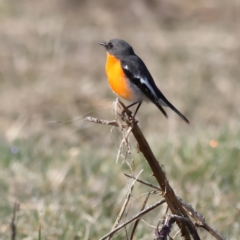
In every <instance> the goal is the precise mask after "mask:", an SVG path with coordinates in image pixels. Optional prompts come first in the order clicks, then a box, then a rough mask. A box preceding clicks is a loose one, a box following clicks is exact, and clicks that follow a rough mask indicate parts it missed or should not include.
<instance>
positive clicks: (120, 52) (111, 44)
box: [99, 38, 134, 57]
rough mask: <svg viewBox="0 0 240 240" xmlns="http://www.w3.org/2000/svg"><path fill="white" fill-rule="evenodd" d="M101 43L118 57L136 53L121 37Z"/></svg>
mask: <svg viewBox="0 0 240 240" xmlns="http://www.w3.org/2000/svg"><path fill="white" fill-rule="evenodd" d="M99 44H100V45H102V46H104V47H105V48H106V50H107V51H108V52H109V53H110V54H111V55H114V56H116V57H122V56H125V55H132V54H134V51H133V48H132V47H131V46H130V45H129V44H128V43H127V42H125V41H124V40H122V39H119V38H114V39H111V40H110V41H108V42H101V43H99Z"/></svg>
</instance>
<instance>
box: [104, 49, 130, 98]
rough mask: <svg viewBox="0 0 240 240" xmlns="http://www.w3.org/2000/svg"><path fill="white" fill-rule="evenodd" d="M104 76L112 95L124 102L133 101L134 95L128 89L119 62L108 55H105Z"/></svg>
mask: <svg viewBox="0 0 240 240" xmlns="http://www.w3.org/2000/svg"><path fill="white" fill-rule="evenodd" d="M106 74H107V77H108V82H109V84H110V86H111V88H112V90H113V92H114V93H116V94H117V95H118V96H119V97H121V98H123V99H125V100H129V101H134V99H135V94H134V92H133V91H131V88H130V87H129V84H128V79H127V78H126V77H125V75H124V72H123V70H122V66H121V62H120V61H119V60H118V59H117V58H115V57H114V56H112V55H110V54H109V53H107V63H106Z"/></svg>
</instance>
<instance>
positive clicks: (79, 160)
mask: <svg viewBox="0 0 240 240" xmlns="http://www.w3.org/2000/svg"><path fill="white" fill-rule="evenodd" d="M126 6H127V7H126ZM0 18H1V21H0V41H1V44H0V62H1V66H0V114H1V118H0V134H1V137H0V159H1V161H0V194H1V196H2V197H1V199H0V212H1V216H2V217H1V219H0V226H1V227H0V236H1V239H8V236H9V235H8V221H9V220H10V219H11V214H12V208H13V205H14V202H15V201H17V202H19V203H20V205H21V206H20V211H19V212H18V214H17V227H18V236H19V238H20V239H33V238H36V237H37V235H38V228H39V224H40V222H41V223H42V234H43V239H45V238H46V239H73V238H74V236H75V239H78V237H79V239H97V238H100V237H101V236H102V235H104V234H105V233H106V232H108V231H109V230H110V228H111V226H112V223H113V222H114V220H115V216H116V215H117V213H118V212H119V208H120V207H121V204H122V201H123V198H124V196H125V194H126V192H127V189H128V186H127V185H126V182H128V180H126V179H125V178H124V176H123V174H122V171H129V169H128V167H127V165H126V164H123V165H121V163H118V164H117V165H116V164H115V159H116V153H117V150H116V149H115V146H118V145H119V141H120V140H119V137H121V135H119V134H118V133H117V132H115V131H113V132H112V133H111V132H110V128H109V127H103V126H97V125H95V126H93V125H91V124H89V123H86V122H83V121H81V120H77V121H73V122H72V123H70V124H48V122H49V121H51V120H61V121H64V120H69V119H73V118H75V117H78V116H81V115H83V114H85V113H87V112H89V111H93V110H96V111H95V112H94V113H91V115H93V116H99V117H104V118H109V119H111V118H112V116H113V114H112V111H111V110H110V108H111V107H112V101H113V100H114V96H113V94H112V93H111V91H110V90H109V87H108V84H107V82H106V77H105V74H104V61H105V53H104V50H103V49H102V48H101V47H99V46H98V44H97V42H99V41H104V40H108V39H110V38H113V37H121V38H123V39H125V40H127V41H128V42H129V43H131V44H132V45H133V46H134V48H135V51H136V52H137V53H138V54H139V55H140V56H141V57H142V58H143V60H144V61H145V62H146V64H147V66H148V68H149V69H150V71H151V72H152V75H153V76H154V78H155V81H156V83H157V85H158V86H159V87H160V88H161V89H162V91H163V92H164V93H165V95H166V96H167V97H168V98H169V100H170V101H171V102H172V103H173V104H174V105H175V106H176V107H177V108H178V109H179V110H181V111H182V112H183V113H184V114H185V115H186V116H187V117H188V118H189V120H190V122H191V124H190V126H187V125H185V124H184V123H183V122H182V121H181V119H179V118H178V117H177V116H176V115H175V114H174V113H173V114H172V113H170V111H168V113H169V115H170V118H169V120H166V119H164V117H163V116H162V115H161V113H160V112H159V111H158V110H157V108H156V107H154V106H151V105H146V104H144V105H143V107H142V108H141V110H140V112H139V114H138V118H139V119H140V126H141V128H142V129H143V131H144V133H145V135H146V137H147V138H148V140H149V143H150V144H151V146H152V148H153V150H154V152H155V154H156V155H157V156H158V158H159V160H160V162H161V163H162V164H164V165H165V168H166V173H167V175H168V178H169V180H170V181H171V184H172V185H173V186H174V188H175V189H176V192H177V195H179V196H181V197H183V198H184V199H185V200H186V201H188V202H191V203H192V204H193V206H194V207H196V208H197V209H198V210H199V211H200V212H201V213H202V214H203V215H204V216H205V217H206V219H207V220H208V222H209V223H210V224H211V225H212V226H214V227H216V228H217V229H218V230H219V231H220V232H222V233H223V234H224V235H225V236H227V237H229V238H231V239H238V236H239V233H240V226H239V222H240V219H239V209H240V206H239V205H240V203H239V197H240V196H239V187H240V184H239V182H240V181H239V180H240V179H239V158H240V150H239V144H240V143H239V139H240V123H239V117H240V110H239V106H238V105H239V102H240V91H239V89H240V81H239V76H240V68H239V65H240V57H239V56H240V55H239V53H240V44H239V39H240V30H239V29H240V6H239V4H238V2H237V1H233V0H231V1H217V0H213V1H210V2H209V1H202V2H201V3H200V2H194V3H193V2H192V3H191V2H189V1H181V3H180V2H179V1H174V0H172V1H161V3H159V1H156V0H151V1H131V2H130V3H129V1H110V0H104V1H98V2H97V1H93V0H89V1H77V0H71V1H63V0H62V1H57V0H52V1H47V0H44V1H28V0H24V1H17V0H3V1H1V2H0ZM144 107H145V108H144ZM213 139H216V141H217V143H218V145H217V146H216V147H211V146H210V141H211V140H213ZM212 143H214V142H211V144H212ZM14 146H15V147H16V148H17V150H18V152H17V153H15V150H16V149H14V148H13V147H14ZM133 146H134V143H133ZM212 146H213V145H212ZM132 158H133V159H134V171H136V172H139V171H140V169H144V172H143V176H142V178H144V179H146V180H149V181H153V179H152V178H151V177H150V172H149V171H148V167H147V166H146V163H145V161H144V160H143V158H142V157H141V155H139V154H137V153H136V152H135V151H133V153H132ZM130 162H131V160H130ZM145 191H146V189H144V188H139V189H137V190H136V192H135V193H134V196H135V197H137V196H138V195H139V194H141V193H143V192H145ZM143 199H144V198H142V199H141V200H139V205H138V204H137V203H138V201H133V203H134V204H132V205H133V206H135V207H134V208H133V209H132V211H133V212H134V211H137V210H139V208H138V206H141V204H142V202H141V201H143ZM156 199H158V198H157V196H156V197H155V198H154V197H153V198H152V199H150V202H151V201H152V202H154V200H156ZM136 202H137V203H136ZM129 214H130V213H129ZM161 217H162V213H161V212H157V213H156V215H155V216H153V215H152V214H150V215H149V216H148V217H146V219H145V220H147V221H148V222H149V223H150V224H152V225H156V224H157V219H158V218H161ZM140 225H141V226H139V228H138V233H136V234H137V235H136V236H137V237H138V239H147V238H148V239H153V238H154V234H153V229H152V228H150V227H149V226H147V225H145V224H140ZM123 236H124V234H123V235H122V239H124V237H123ZM201 236H203V239H211V237H209V236H208V237H207V236H206V235H204V233H203V235H201ZM118 239H121V237H118Z"/></svg>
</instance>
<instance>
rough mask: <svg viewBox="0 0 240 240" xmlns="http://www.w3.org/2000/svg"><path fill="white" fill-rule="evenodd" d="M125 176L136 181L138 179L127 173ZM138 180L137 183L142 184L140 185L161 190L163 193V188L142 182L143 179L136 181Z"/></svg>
mask: <svg viewBox="0 0 240 240" xmlns="http://www.w3.org/2000/svg"><path fill="white" fill-rule="evenodd" d="M123 174H124V175H125V176H126V177H129V178H133V179H136V177H134V176H131V175H129V174H127V173H123ZM136 180H137V182H140V183H142V184H144V185H146V186H149V187H151V188H154V189H157V190H159V191H160V192H161V188H160V187H158V186H156V185H153V184H151V183H149V182H147V181H144V180H141V179H136Z"/></svg>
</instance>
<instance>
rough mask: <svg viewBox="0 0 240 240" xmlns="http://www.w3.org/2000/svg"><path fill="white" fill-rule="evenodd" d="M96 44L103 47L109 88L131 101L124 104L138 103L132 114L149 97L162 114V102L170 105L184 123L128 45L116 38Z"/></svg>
mask: <svg viewBox="0 0 240 240" xmlns="http://www.w3.org/2000/svg"><path fill="white" fill-rule="evenodd" d="M99 44H100V45H102V46H104V47H105V48H106V50H107V62H106V74H107V77H108V82H109V84H110V87H111V88H112V90H113V92H114V93H115V94H116V95H117V96H119V97H121V98H123V99H125V100H127V101H130V102H133V103H132V104H130V105H129V106H128V108H129V107H132V106H133V105H135V104H138V106H137V108H136V111H135V113H134V117H135V115H136V114H137V111H138V109H139V107H140V106H141V104H142V102H143V101H151V102H152V103H154V104H155V105H156V106H157V107H158V108H159V110H160V111H161V112H162V113H163V115H164V116H165V117H166V118H168V115H167V113H166V112H165V110H164V109H163V107H162V106H164V107H169V108H171V109H172V110H173V111H174V112H175V113H177V114H178V116H180V117H181V118H182V119H183V120H184V121H185V122H186V123H189V121H188V120H187V118H186V117H184V116H183V114H182V113H180V112H179V111H178V110H177V109H176V108H175V107H174V106H173V105H172V104H171V103H170V102H169V101H168V100H167V98H166V97H165V96H164V95H163V94H162V92H161V91H160V90H159V89H158V87H157V86H156V84H155V82H154V80H153V78H152V76H151V74H150V72H149V71H148V69H147V67H146V65H145V64H144V62H143V61H142V59H141V58H140V57H138V56H137V55H136V54H135V53H134V51H133V48H132V46H130V45H129V44H128V43H127V42H125V41H124V40H122V39H118V38H114V39H111V40H110V41H108V42H100V43H99Z"/></svg>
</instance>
